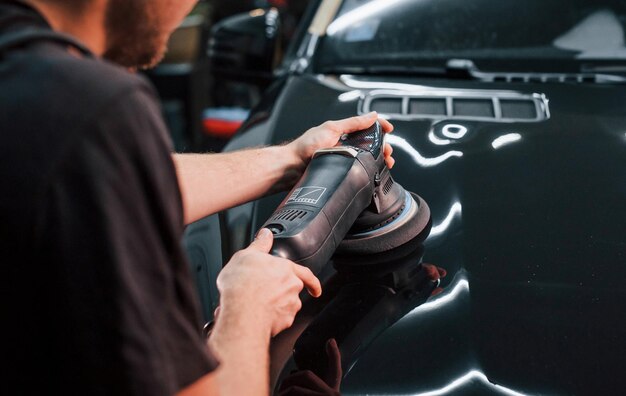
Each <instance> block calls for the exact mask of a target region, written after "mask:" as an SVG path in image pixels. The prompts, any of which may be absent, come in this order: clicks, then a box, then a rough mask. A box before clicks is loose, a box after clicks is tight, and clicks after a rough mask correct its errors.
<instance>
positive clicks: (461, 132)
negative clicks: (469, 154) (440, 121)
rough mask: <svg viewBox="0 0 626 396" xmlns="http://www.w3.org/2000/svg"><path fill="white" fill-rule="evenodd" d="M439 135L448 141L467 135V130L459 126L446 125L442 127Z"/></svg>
mask: <svg viewBox="0 0 626 396" xmlns="http://www.w3.org/2000/svg"><path fill="white" fill-rule="evenodd" d="M441 134H442V135H443V136H445V137H448V138H450V139H461V138H462V137H463V136H465V135H466V134H467V128H466V127H464V126H463V125H459V124H448V125H446V126H444V127H443V129H442V130H441Z"/></svg>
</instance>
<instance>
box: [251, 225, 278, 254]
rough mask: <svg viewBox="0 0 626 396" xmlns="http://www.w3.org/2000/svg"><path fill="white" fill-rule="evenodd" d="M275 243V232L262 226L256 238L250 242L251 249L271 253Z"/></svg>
mask: <svg viewBox="0 0 626 396" xmlns="http://www.w3.org/2000/svg"><path fill="white" fill-rule="evenodd" d="M273 243H274V234H272V231H270V230H268V229H267V228H261V230H260V231H259V232H258V233H257V234H256V238H254V241H252V243H251V244H250V247H249V248H251V249H254V250H258V251H259V252H261V253H269V252H270V250H271V249H272V244H273Z"/></svg>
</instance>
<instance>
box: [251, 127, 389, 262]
mask: <svg viewBox="0 0 626 396" xmlns="http://www.w3.org/2000/svg"><path fill="white" fill-rule="evenodd" d="M346 136H347V137H346V138H344V139H342V141H341V142H340V143H339V144H338V145H337V146H336V147H333V148H330V149H324V150H319V151H318V152H317V153H316V154H315V155H314V157H313V159H312V160H311V162H310V163H309V166H308V167H307V169H306V170H305V172H304V174H303V176H302V178H301V179H300V181H299V182H298V183H297V184H296V186H295V187H294V188H293V189H292V190H291V192H290V193H289V194H288V195H287V197H286V198H285V199H284V200H283V202H282V203H281V204H280V205H279V206H278V208H277V209H276V211H275V212H274V214H273V215H272V216H271V217H270V218H269V219H268V220H267V222H266V223H265V224H264V225H263V227H264V228H268V229H270V230H271V231H272V233H273V234H274V245H273V248H272V251H271V253H272V254H274V255H275V256H279V257H284V258H287V259H290V260H292V261H295V262H297V263H298V264H301V265H304V266H307V267H309V268H310V269H311V270H312V271H313V272H314V273H318V272H319V271H320V270H321V269H322V268H323V266H324V265H325V264H326V263H327V262H328V261H329V259H330V258H331V256H332V255H333V254H334V252H335V250H336V249H337V247H338V246H339V244H340V243H341V241H342V240H343V239H344V237H345V236H346V234H347V233H348V231H349V230H350V228H351V227H352V225H353V224H354V222H355V221H356V219H357V218H358V216H359V214H361V212H363V210H365V208H366V207H368V206H369V204H370V203H371V202H372V197H373V194H374V190H375V188H376V183H377V178H378V176H379V173H380V168H381V166H383V167H384V159H382V157H383V156H382V154H381V152H382V144H383V140H384V138H383V134H382V128H381V127H380V125H379V124H378V122H376V124H374V125H373V126H372V127H370V128H368V129H366V130H364V131H359V132H354V133H351V134H349V135H346ZM381 164H382V165H381Z"/></svg>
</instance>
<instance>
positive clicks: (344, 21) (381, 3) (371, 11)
mask: <svg viewBox="0 0 626 396" xmlns="http://www.w3.org/2000/svg"><path fill="white" fill-rule="evenodd" d="M403 1H406V0H375V1H372V2H369V3H367V4H365V5H362V6H360V7H358V8H355V9H354V10H352V11H349V12H346V13H345V14H343V15H342V16H340V17H339V18H337V19H335V21H333V23H331V24H330V25H329V26H328V28H327V29H326V34H328V35H329V36H332V35H334V34H336V33H337V32H339V31H341V30H343V29H345V28H347V27H348V26H350V25H353V24H355V23H357V22H360V21H362V20H364V19H367V18H368V17H370V16H372V15H375V14H378V13H379V12H381V11H382V10H384V9H385V8H391V7H393V6H394V5H395V4H396V3H401V2H403Z"/></svg>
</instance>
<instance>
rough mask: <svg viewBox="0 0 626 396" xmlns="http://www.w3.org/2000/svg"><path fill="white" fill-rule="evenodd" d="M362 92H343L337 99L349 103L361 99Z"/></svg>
mask: <svg viewBox="0 0 626 396" xmlns="http://www.w3.org/2000/svg"><path fill="white" fill-rule="evenodd" d="M361 94H362V92H361V91H359V90H354V91H348V92H344V93H342V94H341V95H339V97H338V98H337V99H339V101H340V102H351V101H353V100H356V99H359V98H360V97H361Z"/></svg>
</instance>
